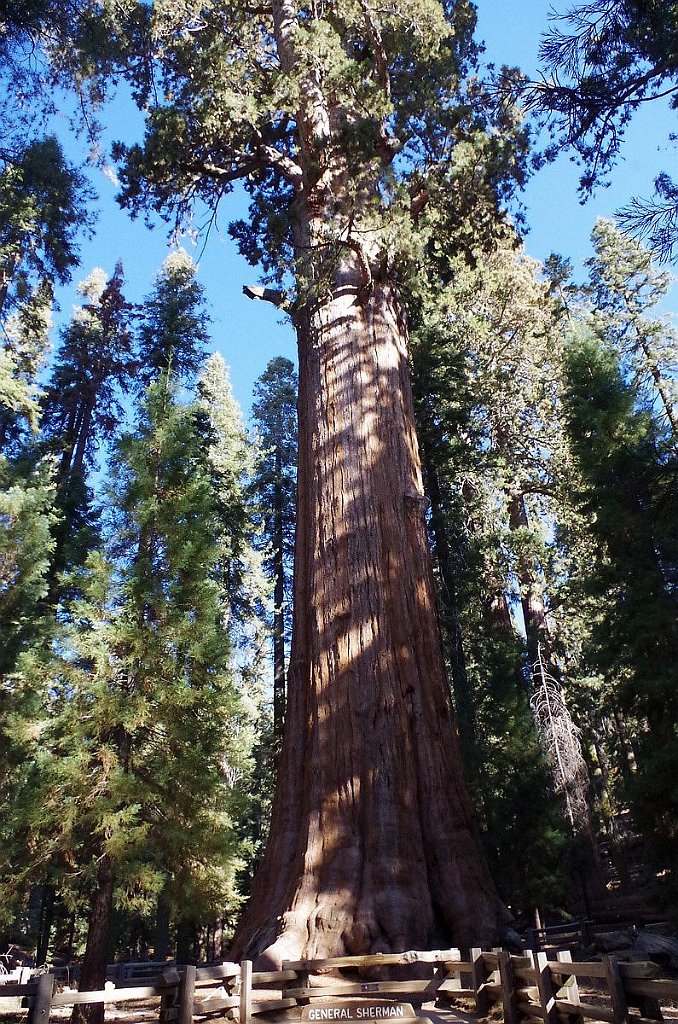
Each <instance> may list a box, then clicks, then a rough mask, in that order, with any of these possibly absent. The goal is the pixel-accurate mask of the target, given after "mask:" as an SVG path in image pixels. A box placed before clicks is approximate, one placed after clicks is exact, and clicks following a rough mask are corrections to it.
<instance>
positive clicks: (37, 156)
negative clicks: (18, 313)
mask: <svg viewBox="0 0 678 1024" xmlns="http://www.w3.org/2000/svg"><path fill="white" fill-rule="evenodd" d="M2 163H3V167H2V172H1V173H0V315H2V316H5V315H6V313H7V311H8V310H9V309H11V308H12V306H13V305H16V304H17V303H21V302H24V301H26V299H27V298H28V297H29V295H30V293H31V292H33V291H34V290H35V288H36V287H37V286H39V287H41V288H42V289H43V290H44V289H47V290H48V291H51V289H52V288H53V286H54V285H55V284H56V283H59V284H64V283H65V282H66V281H69V280H70V277H71V273H72V271H73V268H74V267H75V266H76V264H77V259H78V251H77V247H76V241H77V236H78V234H79V232H81V231H82V230H83V229H84V228H86V227H87V226H88V225H89V224H90V223H91V219H92V217H91V214H90V213H89V211H88V209H87V203H88V202H89V201H91V199H92V194H91V192H90V190H89V189H88V188H87V186H86V184H85V179H84V178H83V176H82V175H81V174H80V173H79V172H78V171H76V170H75V168H73V167H72V166H71V165H70V164H68V163H67V161H66V160H65V158H64V155H63V152H62V150H61V147H60V145H59V143H58V141H57V139H56V138H55V137H54V136H47V137H46V138H44V139H40V140H37V141H35V142H31V143H29V144H28V145H26V146H25V147H24V148H23V149H22V150H21V151H20V152H19V153H18V155H13V156H12V157H9V158H5V159H4V160H3V161H2Z"/></svg>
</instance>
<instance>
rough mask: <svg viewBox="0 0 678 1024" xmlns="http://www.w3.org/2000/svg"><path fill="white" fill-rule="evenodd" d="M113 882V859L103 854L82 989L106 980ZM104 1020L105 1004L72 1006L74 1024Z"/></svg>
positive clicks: (95, 1023)
mask: <svg viewBox="0 0 678 1024" xmlns="http://www.w3.org/2000/svg"><path fill="white" fill-rule="evenodd" d="M113 884H114V871H113V862H112V860H111V858H110V857H109V856H108V855H107V854H104V855H103V857H102V858H101V860H100V862H99V874H98V878H97V889H96V892H95V894H94V898H93V900H92V909H91V912H90V918H89V928H88V930H87V946H86V948H85V959H84V960H83V962H82V970H81V972H80V984H79V988H80V991H81V992H100V991H101V990H102V989H103V987H104V985H105V983H106V962H107V956H108V932H109V927H110V921H111V907H112V902H113ZM103 1020H104V1004H103V1003H89V1004H87V1003H84V1004H80V1005H76V1006H74V1007H73V1013H72V1015H71V1024H103Z"/></svg>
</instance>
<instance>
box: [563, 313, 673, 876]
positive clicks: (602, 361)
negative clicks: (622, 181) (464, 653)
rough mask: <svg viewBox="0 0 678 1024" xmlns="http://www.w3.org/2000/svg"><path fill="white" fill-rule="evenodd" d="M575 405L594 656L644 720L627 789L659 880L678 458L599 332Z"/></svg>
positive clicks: (665, 837)
mask: <svg viewBox="0 0 678 1024" xmlns="http://www.w3.org/2000/svg"><path fill="white" fill-rule="evenodd" d="M565 408H566V413H567V423H568V430H569V438H570V446H571V451H572V455H573V459H574V463H575V466H576V468H577V469H578V472H579V474H580V477H579V479H580V484H579V488H578V490H577V492H576V498H577V502H578V506H579V509H580V511H581V513H582V514H583V515H584V517H585V522H586V529H587V530H588V531H589V532H590V534H591V535H592V537H593V538H594V540H595V547H594V549H593V552H592V553H593V558H592V559H591V561H590V562H589V564H588V565H581V564H580V568H579V578H578V581H577V586H578V589H580V590H581V591H582V592H583V593H584V594H585V595H588V596H589V598H593V600H594V602H595V608H594V614H593V615H592V625H591V628H590V632H589V638H588V643H587V644H586V648H585V653H586V656H587V662H588V665H589V666H590V667H591V668H593V669H594V670H596V671H598V672H599V673H600V674H601V675H602V677H603V678H604V679H605V680H606V681H607V692H608V701H609V703H608V707H610V705H611V710H612V709H614V708H615V707H616V708H617V709H619V710H621V711H622V713H625V714H626V715H628V716H630V718H631V719H632V720H635V721H636V722H637V733H636V737H635V742H636V746H637V751H638V758H637V760H638V770H637V772H636V773H635V775H634V778H633V779H632V780H629V782H628V785H627V792H629V793H630V795H631V797H632V800H633V809H634V817H635V819H636V821H637V822H638V824H639V825H640V826H641V828H642V830H643V832H644V834H645V836H646V840H647V843H648V848H649V850H650V853H651V855H652V857H653V860H654V862H655V864H656V866H657V868H658V869H659V870H660V871H661V870H663V868H664V867H665V866H666V864H667V863H669V862H671V861H672V860H673V859H674V858H675V838H676V820H677V816H678V815H677V812H676V807H675V801H674V799H673V791H672V790H671V788H670V786H668V787H667V785H666V782H667V780H668V779H669V778H670V777H672V774H673V773H674V771H675V763H674V762H675V758H676V750H677V747H676V721H677V712H676V700H675V697H676V688H675V668H674V666H675V664H676V655H677V653H678V633H677V631H676V601H675V577H676V550H677V545H676V522H675V515H674V512H673V509H674V507H675V503H674V502H672V499H671V495H672V493H673V488H674V481H675V454H674V453H673V452H672V451H671V450H668V451H667V449H666V445H665V443H664V441H663V440H662V433H663V432H662V430H661V429H660V428H659V425H658V422H657V420H656V419H655V418H654V417H653V415H652V414H651V413H650V412H648V411H647V409H646V408H644V407H643V402H642V400H641V395H640V393H639V391H638V389H637V387H636V386H634V384H633V382H631V381H625V380H624V379H623V377H622V374H621V371H620V361H619V356H618V354H617V353H616V352H615V351H614V350H613V349H612V348H611V347H610V345H609V344H607V343H606V342H604V341H602V340H601V339H600V338H598V337H597V336H596V335H594V334H592V333H591V332H590V331H589V332H587V331H585V330H583V331H580V332H579V333H578V334H576V335H575V336H574V337H573V340H572V342H571V345H570V348H569V351H568V359H567V391H566V406H565ZM669 888H670V887H669Z"/></svg>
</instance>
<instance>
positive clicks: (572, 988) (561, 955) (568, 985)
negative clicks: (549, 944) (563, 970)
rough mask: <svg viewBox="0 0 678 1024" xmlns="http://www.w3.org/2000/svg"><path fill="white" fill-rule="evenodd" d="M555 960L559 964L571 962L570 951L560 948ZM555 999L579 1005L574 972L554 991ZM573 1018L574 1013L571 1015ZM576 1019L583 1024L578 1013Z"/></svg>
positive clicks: (579, 1000) (577, 986)
mask: <svg viewBox="0 0 678 1024" xmlns="http://www.w3.org/2000/svg"><path fill="white" fill-rule="evenodd" d="M556 960H557V961H558V963H559V964H571V963H572V953H571V952H570V950H569V949H561V950H559V951H558V952H557V953H556ZM556 999H567V1001H568V1003H573V1004H574V1005H575V1006H579V1004H580V1003H581V999H580V997H579V985H578V984H577V979H576V977H575V975H574V974H571V975H570V976H569V977H568V978H567V979H566V980H565V981H564V982H563V984H562V985H561V987H560V988H559V989H558V990H557V992H556ZM571 1017H572V1018H574V1014H572V1015H571ZM576 1020H577V1021H578V1022H579V1024H583V1020H584V1018H583V1017H582V1016H581V1015H580V1014H578V1015H577V1017H576Z"/></svg>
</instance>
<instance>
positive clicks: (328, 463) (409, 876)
mask: <svg viewBox="0 0 678 1024" xmlns="http://www.w3.org/2000/svg"><path fill="white" fill-rule="evenodd" d="M298 328H299V359H300V367H299V370H300V382H299V383H300V391H299V395H300V397H299V475H298V492H299V508H298V520H297V521H298V526H297V544H296V564H295V590H294V630H293V639H292V650H291V657H290V671H289V679H288V705H287V713H286V723H285V739H284V744H283V750H282V754H281V764H280V769H279V773H280V774H279V780H278V788H277V792H276V798H275V802H274V809H273V820H272V826H271V833H270V840H269V845H268V848H267V852H266V855H265V858H264V862H263V864H262V867H261V869H260V871H259V874H258V876H257V879H256V881H255V888H254V892H253V895H252V899H251V901H250V904H249V906H248V908H247V911H246V913H245V915H244V918H243V920H242V922H241V925H240V927H239V929H238V934H237V936H236V941H235V948H234V950H233V952H232V955H235V956H242V955H245V954H246V955H248V956H252V955H254V956H257V955H258V954H262V953H263V956H261V957H260V962H261V963H268V964H272V963H275V964H279V963H280V962H281V961H282V960H283V959H289V958H292V959H294V958H297V957H299V956H306V957H312V956H329V955H338V954H345V953H349V954H363V953H368V952H377V951H387V950H403V949H407V948H427V947H431V946H435V945H438V944H441V943H443V944H444V943H450V942H454V943H458V944H460V945H469V944H470V943H480V942H482V941H485V942H492V941H495V940H496V939H497V937H498V935H499V934H500V932H501V928H502V921H503V919H504V917H503V915H504V911H503V908H502V907H501V905H500V902H499V900H498V898H497V895H496V893H495V890H494V888H493V885H492V883H491V881H490V879H489V876H488V874H487V870H486V867H485V864H484V860H483V857H482V855H481V853H480V850H479V848H478V845H477V842H476V839H475V837H474V834H473V830H472V824H471V808H470V805H469V799H468V796H467V793H466V788H465V784H464V782H463V778H462V771H461V763H460V758H459V753H458V741H457V736H456V731H455V728H454V724H453V720H452V714H451V709H450V703H449V697H448V686H447V681H446V679H445V672H444V667H443V659H442V648H441V637H440V633H439V627H438V620H437V614H436V609H435V598H434V587H433V578H432V573H431V567H430V556H429V552H428V544H427V536H426V525H425V518H424V511H425V503H424V498H423V489H422V482H421V471H420V466H419V457H418V452H417V442H416V437H415V432H414V425H413V424H414V421H413V410H412V399H411V393H410V384H409V374H408V364H407V352H406V347H407V333H406V328H405V323H404V319H403V317H402V314H401V310H400V306H399V302H398V298H397V295H396V294H395V292H394V290H393V288H392V287H391V285H390V284H389V282H388V281H384V280H379V279H378V278H377V279H375V280H373V282H372V285H371V288H370V289H369V292H368V293H367V294H366V292H365V281H364V266H363V265H361V261H360V259H359V258H358V257H357V256H355V255H354V254H353V253H347V254H346V258H345V260H344V261H343V262H342V265H341V267H340V268H339V270H338V271H336V274H335V280H334V285H333V288H332V295H331V297H330V298H328V299H327V300H326V301H325V302H324V303H322V304H319V305H318V306H316V307H315V308H314V309H309V310H306V311H305V313H304V315H303V317H302V318H301V319H300V321H299V323H298Z"/></svg>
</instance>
